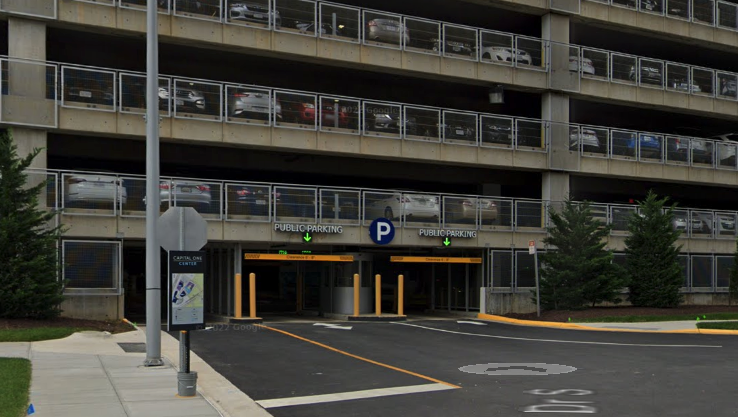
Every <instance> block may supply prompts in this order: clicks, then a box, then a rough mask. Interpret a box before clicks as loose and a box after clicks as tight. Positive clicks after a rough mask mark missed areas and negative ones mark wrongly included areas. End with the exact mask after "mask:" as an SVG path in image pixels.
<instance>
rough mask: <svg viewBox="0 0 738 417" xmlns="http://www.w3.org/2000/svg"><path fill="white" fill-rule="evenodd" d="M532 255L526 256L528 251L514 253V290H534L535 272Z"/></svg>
mask: <svg viewBox="0 0 738 417" xmlns="http://www.w3.org/2000/svg"><path fill="white" fill-rule="evenodd" d="M535 267H536V265H535V258H534V255H530V254H528V251H525V252H524V251H516V252H515V287H516V288H535V286H536V271H535Z"/></svg>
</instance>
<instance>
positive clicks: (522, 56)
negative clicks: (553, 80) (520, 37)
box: [482, 46, 533, 65]
mask: <svg viewBox="0 0 738 417" xmlns="http://www.w3.org/2000/svg"><path fill="white" fill-rule="evenodd" d="M513 58H514V60H515V61H516V62H518V63H520V64H525V65H532V64H533V58H531V56H530V54H529V53H528V52H526V51H524V50H522V49H517V50H516V49H513V48H507V47H504V46H487V47H485V48H482V59H487V60H492V61H501V62H513Z"/></svg>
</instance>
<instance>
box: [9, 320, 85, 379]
mask: <svg viewBox="0 0 738 417" xmlns="http://www.w3.org/2000/svg"><path fill="white" fill-rule="evenodd" d="M79 330H83V329H77V328H74V327H36V328H30V329H0V342H37V341H39V340H50V339H61V338H64V337H67V336H69V335H71V334H72V333H74V332H76V331H79ZM0 375H2V374H0Z"/></svg>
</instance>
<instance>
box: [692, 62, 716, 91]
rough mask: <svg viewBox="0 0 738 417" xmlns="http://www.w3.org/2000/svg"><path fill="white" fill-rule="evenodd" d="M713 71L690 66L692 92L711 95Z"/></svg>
mask: <svg viewBox="0 0 738 417" xmlns="http://www.w3.org/2000/svg"><path fill="white" fill-rule="evenodd" d="M714 85H715V71H713V70H710V69H704V68H692V85H691V86H690V87H691V92H692V93H702V94H707V95H713V86H714Z"/></svg>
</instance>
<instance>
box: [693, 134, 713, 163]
mask: <svg viewBox="0 0 738 417" xmlns="http://www.w3.org/2000/svg"><path fill="white" fill-rule="evenodd" d="M690 144H691V146H690V150H691V153H692V164H693V165H694V164H702V165H709V166H713V162H714V161H713V156H714V155H713V153H714V150H715V145H714V143H713V142H712V141H711V140H707V139H700V138H692V140H691V141H690Z"/></svg>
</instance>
